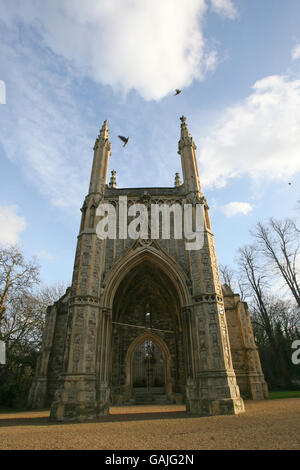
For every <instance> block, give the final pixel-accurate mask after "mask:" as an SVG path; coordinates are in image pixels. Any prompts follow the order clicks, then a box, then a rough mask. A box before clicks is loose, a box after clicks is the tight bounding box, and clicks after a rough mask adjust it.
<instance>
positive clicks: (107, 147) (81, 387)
mask: <svg viewBox="0 0 300 470" xmlns="http://www.w3.org/2000/svg"><path fill="white" fill-rule="evenodd" d="M195 151H196V145H195V143H194V141H193V138H192V137H191V135H190V133H189V131H188V127H187V124H186V118H185V117H182V118H181V137H180V141H179V151H178V153H179V155H180V156H181V164H182V174H183V183H181V181H180V177H179V174H176V178H175V185H174V187H164V188H159V187H155V188H123V189H117V187H116V176H115V172H114V171H113V172H112V177H111V180H110V183H109V184H107V175H108V165H109V157H110V155H111V144H110V140H109V132H108V125H107V122H106V121H105V122H104V124H103V126H102V128H101V131H100V134H99V136H98V138H97V140H96V143H95V146H94V160H93V167H92V174H91V180H90V187H89V193H88V195H87V196H86V198H85V200H84V203H83V207H82V209H81V211H82V218H81V225H80V231H79V235H78V242H77V249H76V255H75V263H74V272H73V280H72V285H71V287H70V288H68V289H67V291H66V293H65V295H64V296H63V297H62V298H61V299H60V300H59V301H58V302H56V303H55V304H54V305H53V306H51V307H48V309H47V314H46V325H45V330H44V336H43V343H42V350H41V354H40V357H39V360H38V364H37V370H36V376H35V378H34V382H33V385H32V387H31V390H30V394H29V405H30V406H31V407H32V408H44V407H47V406H51V414H50V417H51V419H52V420H58V421H63V420H74V419H78V420H85V419H91V418H95V417H100V416H104V415H107V414H108V413H109V407H110V406H112V405H119V406H120V405H124V406H126V405H128V404H142V403H146V404H151V403H152V404H157V403H164V404H167V403H177V404H185V406H186V411H187V412H188V413H193V414H198V415H204V416H208V415H221V414H236V413H241V412H243V411H244V402H243V398H246V399H254V400H260V399H263V398H265V397H266V396H267V393H268V392H267V385H266V382H265V380H264V376H263V373H262V369H261V364H260V358H259V354H258V350H257V347H256V345H255V342H254V337H253V331H252V326H251V322H250V317H249V312H248V309H247V304H245V303H244V302H241V300H240V298H239V296H238V295H236V294H234V293H233V292H232V291H231V289H229V288H228V287H227V286H223V287H222V286H221V283H220V278H219V271H218V265H217V259H216V252H215V245H214V237H213V234H212V231H211V226H210V221H209V212H208V211H209V207H208V205H207V202H206V199H205V197H204V195H203V193H202V190H201V185H200V179H199V174H198V166H197V158H196V153H195ZM120 196H123V200H124V197H126V198H127V204H128V208H130V206H131V205H133V204H144V205H146V207H148V208H150V206H151V205H152V204H159V205H162V204H167V205H169V206H171V205H173V204H174V203H177V204H180V205H182V206H183V205H184V204H191V205H192V207H193V208H195V205H196V204H200V205H201V206H202V210H203V213H204V230H203V229H202V233H203V232H204V242H203V245H202V247H201V248H200V249H195V250H187V249H186V245H185V240H184V238H181V239H177V238H176V237H174V236H173V237H172V226H171V236H170V237H169V239H166V238H165V237H162V230H161V228H160V229H159V235H158V237H156V238H155V239H152V238H151V234H150V235H149V237H148V238H147V237H141V236H140V237H138V238H136V239H132V238H129V237H125V236H123V237H122V238H120V237H119V238H118V237H117V238H102V239H101V238H99V236H98V235H97V231H96V230H97V224H98V222H99V220H100V216H97V208H98V206H99V204H100V203H101V204H103V203H107V204H113V205H114V207H115V208H116V211H115V213H116V214H117V221H116V229H117V233H120V232H119V225H120V224H121V219H120V215H119V214H120V209H121V208H120V207H119V205H120V199H119V197H120ZM121 200H122V198H121ZM170 214H171V216H172V212H171V211H170ZM193 214H195V212H193ZM123 229H124V227H123ZM125 229H126V231H127V227H125ZM173 235H174V224H173Z"/></svg>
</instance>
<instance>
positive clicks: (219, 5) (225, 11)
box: [211, 0, 237, 20]
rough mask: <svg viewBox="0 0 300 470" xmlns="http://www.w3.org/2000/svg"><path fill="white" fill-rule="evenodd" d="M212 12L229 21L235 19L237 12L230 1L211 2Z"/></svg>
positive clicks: (215, 0) (212, 0)
mask: <svg viewBox="0 0 300 470" xmlns="http://www.w3.org/2000/svg"><path fill="white" fill-rule="evenodd" d="M211 7H212V10H213V11H214V12H216V13H219V14H221V15H224V16H226V18H229V19H231V20H234V19H235V18H236V17H237V11H236V8H235V6H234V4H233V3H232V1H231V0H211Z"/></svg>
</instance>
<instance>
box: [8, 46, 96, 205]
mask: <svg viewBox="0 0 300 470" xmlns="http://www.w3.org/2000/svg"><path fill="white" fill-rule="evenodd" d="M1 64H2V66H3V68H4V69H6V70H7V74H8V76H9V87H10V100H9V106H5V113H2V114H0V139H1V144H2V146H3V149H4V151H5V154H6V155H7V157H8V158H9V159H10V160H12V161H13V162H14V163H15V164H17V165H18V166H19V168H21V169H22V170H23V171H24V172H25V174H26V175H27V177H28V179H29V180H30V181H31V182H32V183H33V184H34V185H36V186H37V187H38V188H39V190H40V192H41V193H42V194H43V195H45V196H48V197H49V198H50V201H51V203H52V204H53V205H56V206H65V207H67V206H69V207H70V206H73V207H76V208H78V207H79V205H80V204H81V202H82V198H83V194H84V192H85V191H86V190H87V187H88V177H89V173H90V166H91V162H92V155H93V150H92V146H93V142H94V141H93V138H94V137H95V136H94V137H92V139H89V138H88V134H89V131H90V129H89V128H88V126H87V123H86V119H85V116H83V117H82V116H81V115H80V108H79V107H78V105H76V98H73V97H72V95H71V85H72V84H71V79H70V78H69V77H68V76H66V75H65V74H63V73H59V72H58V70H59V69H60V68H61V70H62V71H63V70H64V68H63V64H62V63H61V62H60V61H59V60H58V59H54V58H53V57H52V55H51V53H50V52H49V51H46V52H45V54H44V55H43V56H40V55H39V54H38V53H37V52H36V51H35V50H32V49H31V48H30V47H28V46H27V45H26V44H19V45H18V49H17V50H15V48H14V44H13V42H12V43H10V38H8V40H7V44H2V45H1ZM99 126H100V123H99ZM95 134H96V132H95ZM20 149H21V151H20ZM84 182H86V185H84V184H83V183H84Z"/></svg>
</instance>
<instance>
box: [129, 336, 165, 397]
mask: <svg viewBox="0 0 300 470" xmlns="http://www.w3.org/2000/svg"><path fill="white" fill-rule="evenodd" d="M147 340H150V341H152V342H153V343H154V344H155V345H156V346H158V348H159V349H160V351H161V352H162V355H163V359H164V391H165V393H166V395H167V397H168V398H169V399H170V400H172V398H173V394H172V380H171V355H170V352H169V349H168V347H167V345H166V343H165V342H164V341H163V340H162V339H161V338H160V337H159V336H157V335H155V334H153V333H151V332H145V333H143V334H141V335H139V336H138V337H137V338H136V339H135V340H134V341H132V343H131V344H130V346H129V348H128V351H127V354H126V360H125V362H126V380H125V394H126V397H127V398H129V397H131V396H132V393H133V386H134V383H133V378H134V377H133V360H134V355H135V353H136V351H137V349H138V347H139V346H140V345H142V344H144V342H145V341H147Z"/></svg>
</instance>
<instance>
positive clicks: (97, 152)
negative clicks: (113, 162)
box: [89, 121, 111, 193]
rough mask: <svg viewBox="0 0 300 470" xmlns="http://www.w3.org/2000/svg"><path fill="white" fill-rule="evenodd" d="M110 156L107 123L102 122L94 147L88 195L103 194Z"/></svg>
mask: <svg viewBox="0 0 300 470" xmlns="http://www.w3.org/2000/svg"><path fill="white" fill-rule="evenodd" d="M110 155H111V143H110V141H109V131H108V125H107V121H104V123H103V126H102V128H101V130H100V133H99V135H98V137H97V139H96V142H95V145H94V161H93V168H92V174H91V180H90V189H89V192H90V193H99V192H103V190H104V187H105V185H106V183H107V173H108V162H109V157H110Z"/></svg>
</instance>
